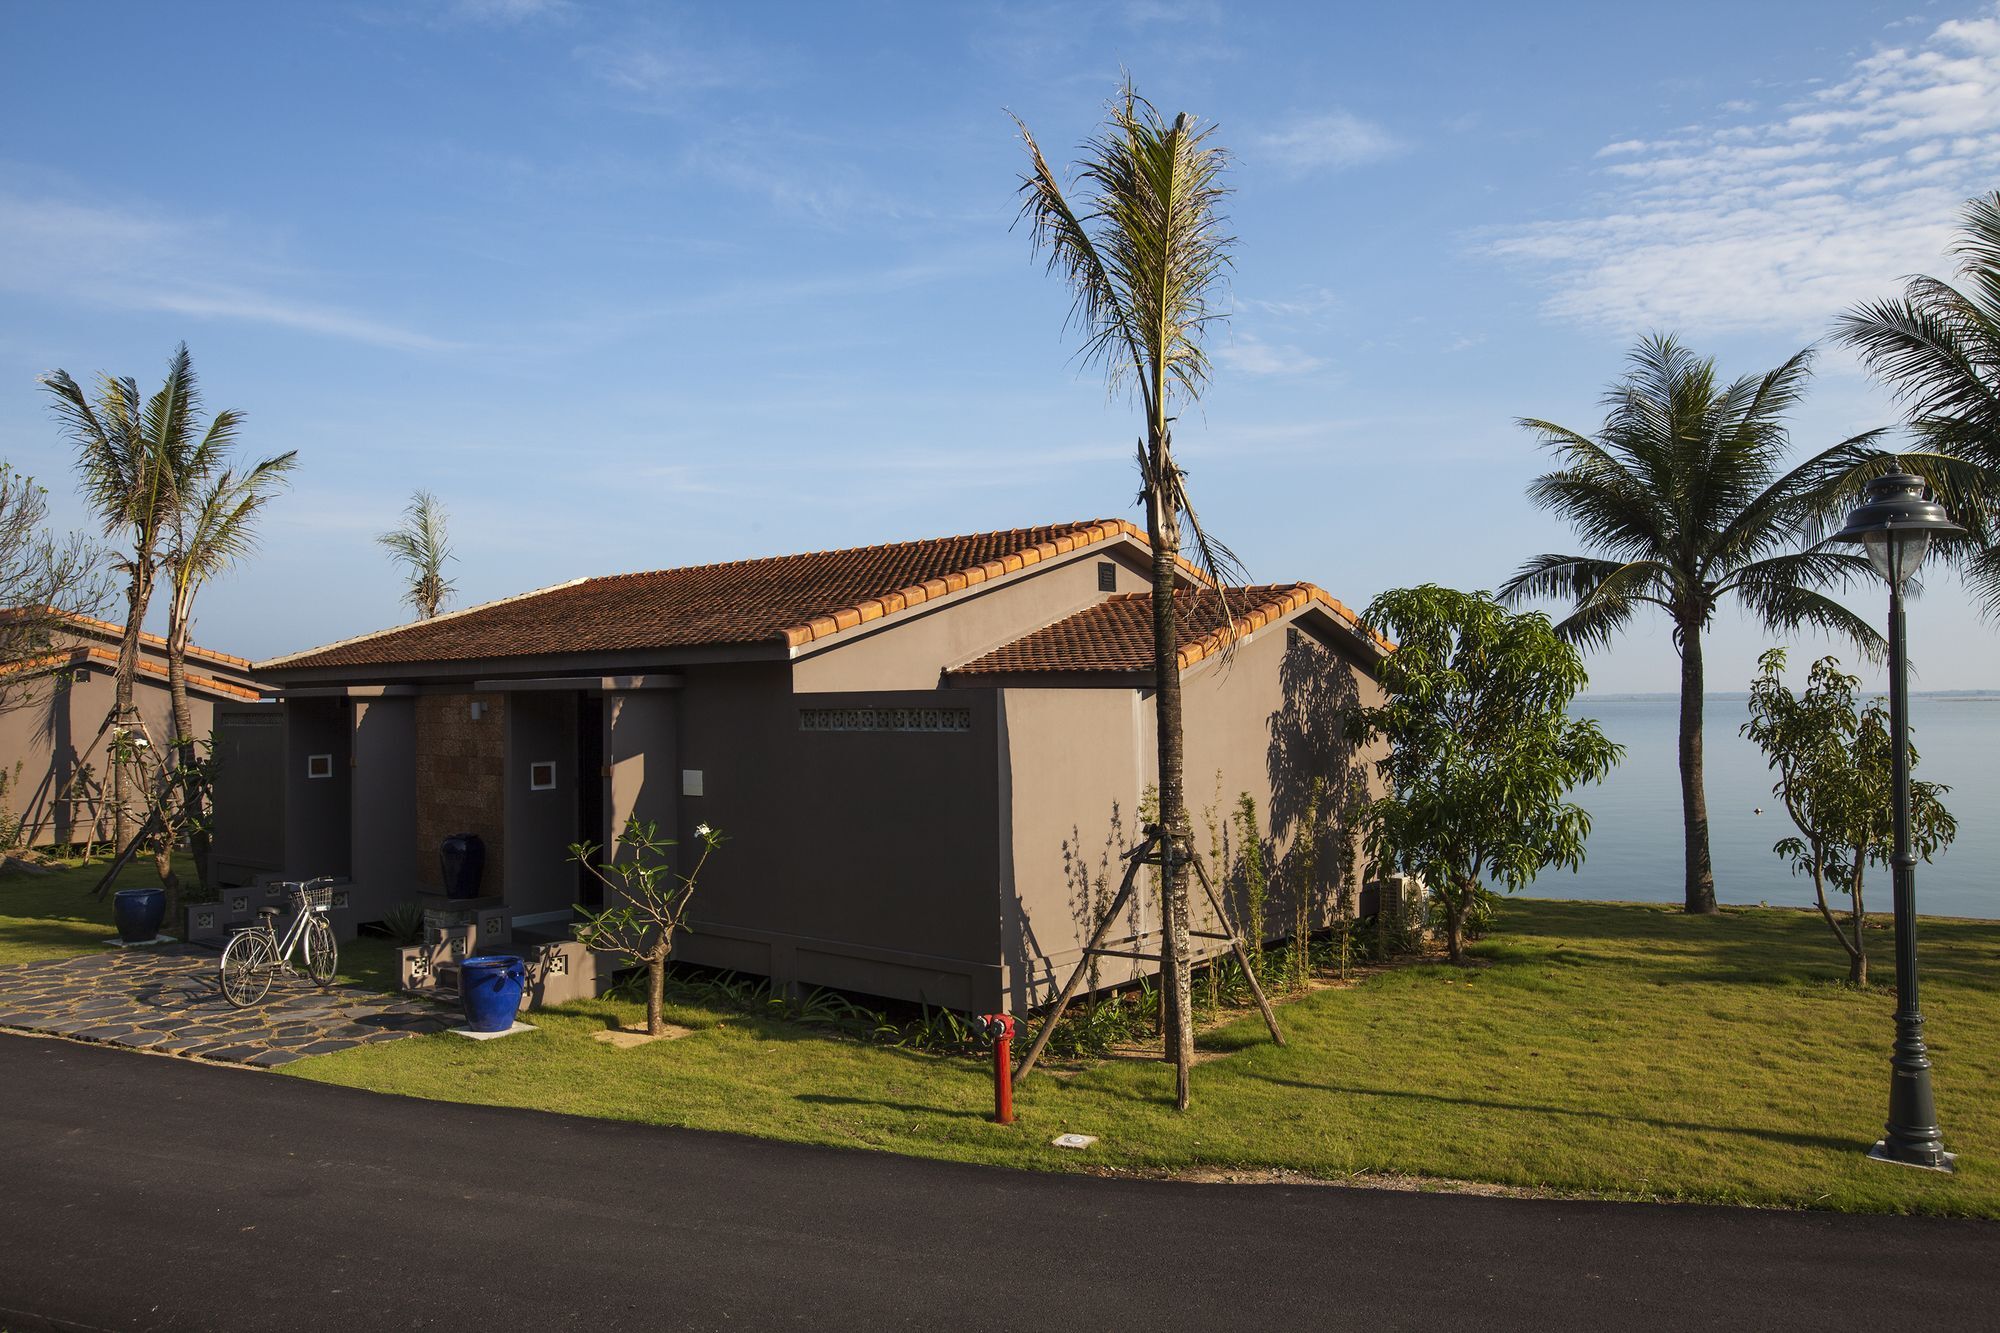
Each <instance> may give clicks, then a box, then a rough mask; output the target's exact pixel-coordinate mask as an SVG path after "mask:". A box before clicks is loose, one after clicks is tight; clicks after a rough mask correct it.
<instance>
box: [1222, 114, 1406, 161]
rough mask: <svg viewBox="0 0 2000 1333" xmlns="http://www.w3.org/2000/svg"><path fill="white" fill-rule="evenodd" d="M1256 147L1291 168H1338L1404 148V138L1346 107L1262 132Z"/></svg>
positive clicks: (1374, 158) (1388, 154)
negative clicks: (1286, 127) (1282, 127)
mask: <svg viewBox="0 0 2000 1333" xmlns="http://www.w3.org/2000/svg"><path fill="white" fill-rule="evenodd" d="M1257 144H1258V147H1259V148H1260V149H1261V150H1262V151H1263V152H1264V153H1265V154H1267V155H1269V156H1270V157H1271V158H1272V159H1273V160H1275V161H1277V162H1278V163H1280V164H1281V165H1283V166H1285V167H1286V168H1288V169H1289V170H1291V171H1295V172H1300V173H1304V172H1308V171H1329V170H1331V171H1338V170H1340V169H1342V168H1345V167H1358V166H1363V165H1366V164H1367V163H1370V162H1380V161H1381V160H1383V159H1384V158H1389V157H1394V156H1396V155H1397V154H1398V153H1401V152H1402V151H1403V150H1404V145H1403V142H1402V141H1401V140H1400V139H1398V138H1396V136H1395V135H1393V134H1391V133H1389V131H1388V130H1386V129H1384V128H1383V127H1382V126H1380V125H1377V124H1376V123H1375V122H1374V121H1371V120H1363V119H1362V118H1361V117H1359V116H1356V115H1354V114H1352V113H1350V112H1346V111H1330V112H1328V113H1326V114H1325V115H1320V116H1308V117H1306V118H1304V119H1302V120H1299V121H1297V122H1296V123H1295V124H1294V125H1293V126H1292V127H1291V128H1290V129H1286V130H1282V131H1278V132H1276V133H1272V134H1266V135H1262V136H1261V137H1259V138H1258V140H1257Z"/></svg>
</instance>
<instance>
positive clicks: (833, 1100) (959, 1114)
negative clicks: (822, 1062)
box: [792, 1092, 987, 1120]
mask: <svg viewBox="0 0 2000 1333" xmlns="http://www.w3.org/2000/svg"><path fill="white" fill-rule="evenodd" d="M792 1100H793V1101H797V1102H804V1103H806V1104H807V1105H808V1106H879V1107H881V1108H883V1109H884V1110H888V1111H903V1112H906V1113H907V1114H910V1115H945V1116H952V1117H955V1118H956V1119H959V1120H984V1119H986V1118H987V1113H986V1112H985V1111H967V1110H964V1109H962V1108H960V1107H954V1106H919V1105H917V1104H916V1103H914V1102H890V1101H883V1100H881V1099H880V1098H877V1097H840V1096H836V1095H834V1094H833V1093H830V1092H801V1093H799V1094H797V1095H796V1096H794V1097H793V1098H792Z"/></svg>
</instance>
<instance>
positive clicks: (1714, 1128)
mask: <svg viewBox="0 0 2000 1333" xmlns="http://www.w3.org/2000/svg"><path fill="white" fill-rule="evenodd" d="M1243 1076H1244V1077H1246V1078H1254V1079H1259V1080H1261V1081H1263V1082H1265V1083H1275V1084H1278V1085H1280V1086H1282V1087H1287V1088H1299V1089H1302V1090H1304V1091H1306V1092H1331V1093H1337V1094H1342V1095H1345V1096H1350V1097H1390V1098H1395V1099H1398V1100H1401V1101H1413V1102H1426V1103H1430V1104H1433V1105H1440V1106H1470V1107H1477V1108H1479V1109H1481V1110H1491V1111H1519V1112H1523V1113H1525V1114H1528V1115H1546V1116H1559V1117H1563V1118H1566V1119H1572V1120H1599V1121H1603V1122H1605V1123H1607V1124H1627V1125H1651V1126H1652V1127H1654V1128H1655V1129H1672V1130H1680V1131H1683V1132H1686V1133H1691V1134H1709V1135H1714V1136H1716V1137H1718V1138H1752V1139H1764V1140H1766V1141H1768V1142H1771V1143H1783V1144H1789V1145H1791V1146H1793V1147H1799V1148H1826V1149H1830V1150H1832V1151H1835V1152H1848V1151H1851V1150H1854V1149H1855V1147H1856V1145H1857V1144H1860V1145H1861V1146H1862V1147H1866V1146H1867V1145H1866V1144H1864V1143H1862V1142H1861V1140H1859V1139H1854V1138H1845V1139H1840V1138H1833V1137H1831V1136H1829V1135H1825V1134H1799V1133H1793V1132H1791V1131H1788V1130H1781V1129H1753V1128H1751V1127H1749V1126H1747V1125H1706V1124H1701V1123H1699V1122H1696V1121H1688V1120H1665V1119H1661V1118H1658V1117H1655V1116H1641V1115H1620V1114H1616V1113H1614V1112H1611V1111H1589V1110H1581V1109H1579V1108H1577V1107H1573V1106H1543V1105H1537V1104H1535V1103H1532V1102H1507V1101H1500V1100H1497V1099H1495V1098H1489V1097H1453V1096H1449V1095H1446V1094H1444V1093H1437V1092H1411V1091H1409V1090H1408V1089H1406V1088H1362V1087H1343V1086H1341V1085H1340V1084H1337V1083H1309V1082H1306V1081H1305V1080H1303V1079H1293V1078H1279V1077H1276V1076H1275V1075H1271V1074H1260V1073H1256V1072H1255V1071H1252V1070H1245V1071H1243Z"/></svg>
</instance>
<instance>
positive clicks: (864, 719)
mask: <svg viewBox="0 0 2000 1333" xmlns="http://www.w3.org/2000/svg"><path fill="white" fill-rule="evenodd" d="M799 730H800V731H910V732H915V731H925V732H947V731H971V730H972V710H971V709H970V708H801V709H800V710H799Z"/></svg>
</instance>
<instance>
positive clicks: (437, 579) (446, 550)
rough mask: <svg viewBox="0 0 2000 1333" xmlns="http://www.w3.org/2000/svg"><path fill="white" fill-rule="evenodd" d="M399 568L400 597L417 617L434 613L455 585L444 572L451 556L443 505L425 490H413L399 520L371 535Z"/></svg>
mask: <svg viewBox="0 0 2000 1333" xmlns="http://www.w3.org/2000/svg"><path fill="white" fill-rule="evenodd" d="M375 541H376V543H377V544H378V545H380V546H382V547H383V548H384V549H386V550H387V551H388V552H389V558H390V559H391V560H392V561H394V562H395V563H396V564H397V565H398V566H399V567H401V569H402V571H403V577H404V589H403V601H404V602H405V603H407V604H408V605H409V606H410V607H411V608H412V609H414V610H415V611H416V613H417V618H418V619H420V620H429V619H431V618H432V617H433V616H435V615H437V613H438V611H439V610H440V609H442V608H443V606H444V604H445V603H446V602H448V601H450V600H451V599H452V597H453V595H454V594H456V593H457V591H458V588H457V585H455V584H454V583H453V582H452V581H451V580H450V579H448V578H446V577H445V576H444V567H445V566H446V565H447V564H450V563H451V562H452V561H453V560H454V559H456V558H457V557H455V556H454V555H452V553H451V535H450V533H449V532H447V531H446V516H445V511H444V505H442V504H441V503H439V501H438V498H437V497H436V496H435V495H432V494H431V493H430V492H429V491H415V492H413V493H412V494H411V496H410V503H409V506H408V507H407V508H406V509H404V510H403V524H402V526H401V527H399V528H395V529H393V530H391V531H389V532H385V533H383V534H382V535H381V536H379V537H377V538H376V539H375Z"/></svg>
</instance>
